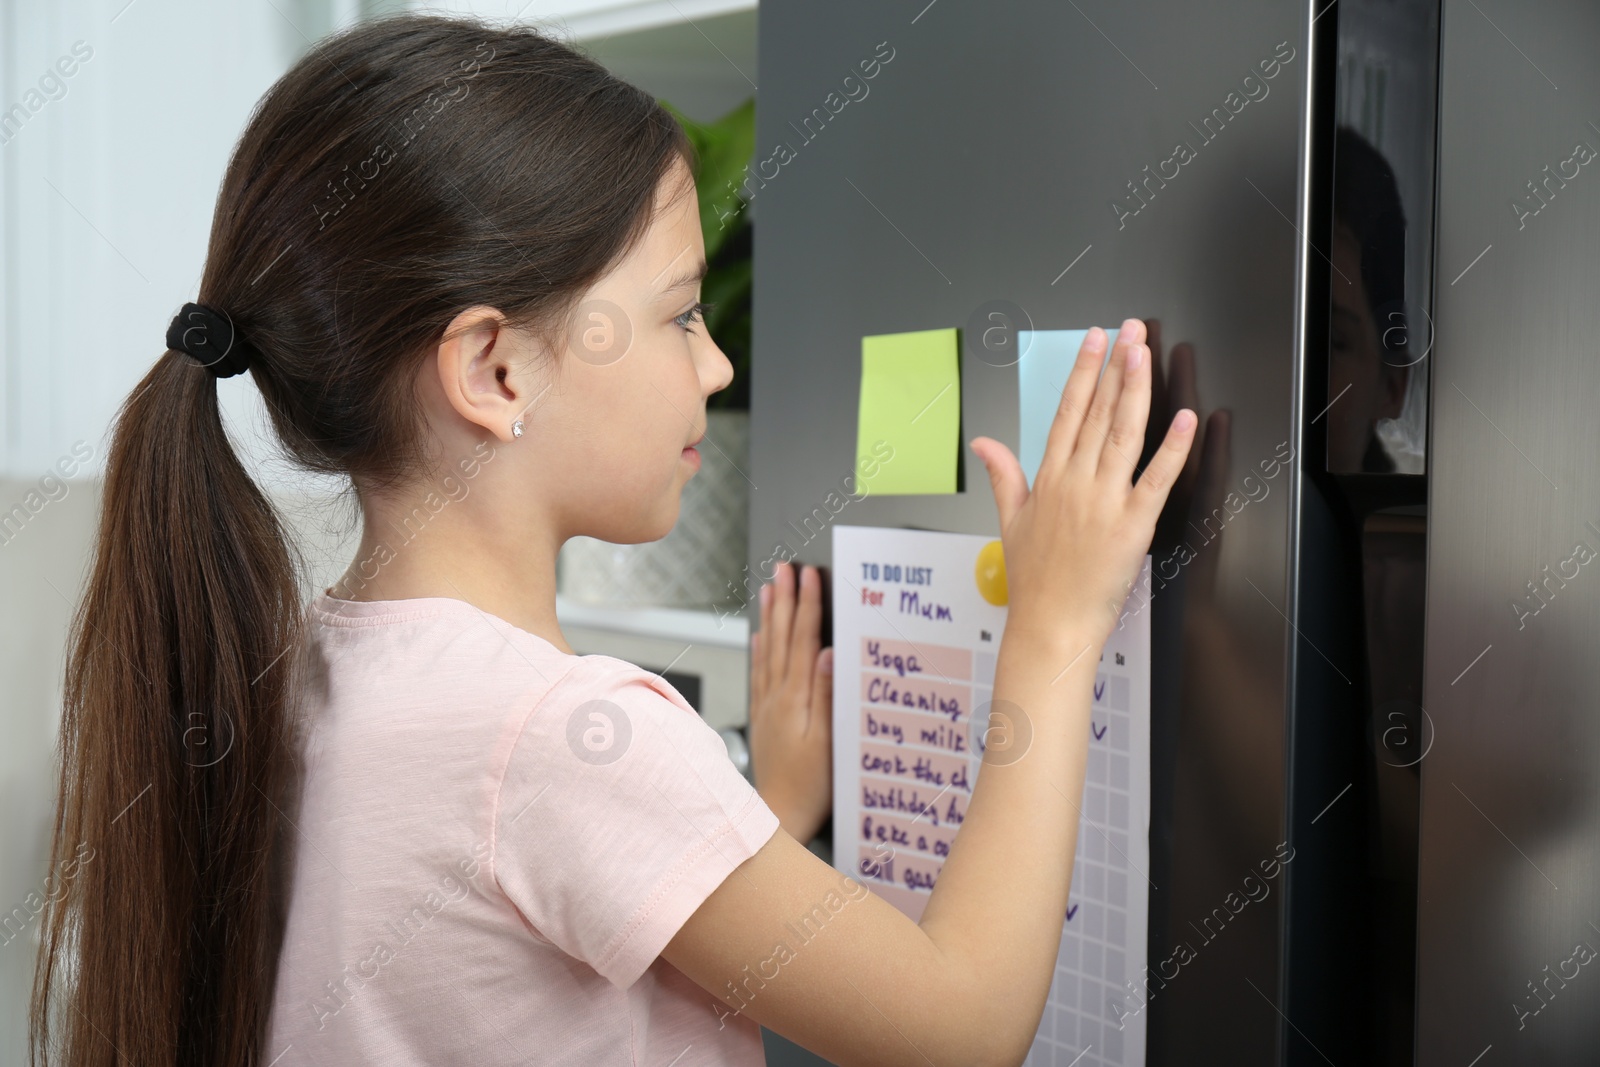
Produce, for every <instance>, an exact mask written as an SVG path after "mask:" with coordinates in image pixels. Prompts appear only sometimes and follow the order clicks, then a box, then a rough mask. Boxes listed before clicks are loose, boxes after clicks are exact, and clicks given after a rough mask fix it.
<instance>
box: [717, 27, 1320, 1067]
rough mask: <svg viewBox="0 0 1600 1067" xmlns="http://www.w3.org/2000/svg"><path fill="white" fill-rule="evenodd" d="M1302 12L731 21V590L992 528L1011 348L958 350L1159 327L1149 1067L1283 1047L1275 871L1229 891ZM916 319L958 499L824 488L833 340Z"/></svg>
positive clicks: (1260, 603)
mask: <svg viewBox="0 0 1600 1067" xmlns="http://www.w3.org/2000/svg"><path fill="white" fill-rule="evenodd" d="M1311 16H1312V11H1311V8H1310V6H1309V5H1297V4H1276V3H1267V2H1264V0H1261V2H1244V3H1233V4H1228V5H1226V6H1217V5H1196V4H1190V3H1182V2H1178V0H1161V2H1140V3H1130V4H1113V3H1107V2H1104V0H1096V2H1093V3H1090V2H1088V0H1084V2H1080V3H1066V4H1054V3H1049V4H1046V3H1029V4H972V3H959V2H956V0H938V2H933V3H927V2H925V0H923V2H913V3H909V4H894V5H883V4H859V3H849V2H846V0H805V2H798V0H764V2H763V4H762V6H761V14H760V28H759V38H760V43H759V47H760V53H759V62H760V78H759V82H760V91H759V100H760V106H759V109H758V119H757V150H756V161H755V163H754V164H753V165H752V168H751V180H750V181H749V182H747V183H746V185H747V188H748V190H749V192H748V195H749V199H750V210H751V211H752V212H753V219H754V225H755V271H756V280H755V296H754V299H755V307H754V322H755V332H754V339H753V345H752V351H753V358H752V387H753V393H752V412H751V452H750V470H749V472H748V473H749V475H750V478H751V481H752V483H753V485H754V486H755V489H753V490H752V492H751V514H750V520H751V530H752V532H751V544H750V552H749V559H748V566H749V582H750V584H749V588H750V590H751V592H752V594H753V592H754V589H755V586H756V583H758V582H759V581H761V580H765V579H766V578H767V577H769V576H770V575H771V573H772V568H773V566H774V565H775V563H776V561H778V560H781V559H787V558H797V559H799V560H801V561H802V562H807V563H816V564H822V565H827V564H828V563H829V562H830V560H829V545H830V540H829V527H830V526H831V525H832V524H833V523H850V524H856V525H886V526H895V525H905V526H918V527H925V528H930V529H940V530H950V531H957V532H964V533H989V534H994V533H996V532H997V520H996V516H995V508H994V501H993V497H992V495H991V492H990V488H989V483H988V479H987V477H986V475H985V473H984V470H983V467H982V464H981V463H979V462H978V461H977V459H976V457H974V456H972V455H971V453H970V451H968V450H967V448H966V446H965V442H966V441H968V440H970V439H971V438H972V437H974V436H977V435H979V434H984V435H988V436H992V437H995V438H997V439H999V440H1002V441H1005V442H1007V443H1008V444H1010V445H1011V447H1012V448H1013V450H1016V448H1017V442H1018V427H1017V420H1018V406H1017V405H1018V400H1017V386H1016V369H1015V366H1014V358H1015V357H1014V347H1013V349H1012V350H1009V351H1008V350H1007V349H1006V348H1005V344H1004V337H1005V331H1004V330H1003V329H1002V330H1000V331H998V332H997V333H996V334H993V335H991V336H990V341H991V344H990V345H989V346H987V347H986V346H985V345H984V343H983V342H982V340H981V338H982V335H983V333H984V330H985V329H986V328H988V327H990V326H992V325H995V324H996V323H997V322H1009V323H1011V325H1012V326H1016V325H1027V324H1030V323H1031V325H1032V326H1034V327H1036V328H1041V329H1043V328H1077V327H1087V326H1091V325H1100V326H1105V327H1111V328H1114V327H1116V326H1117V325H1118V324H1119V323H1120V322H1121V320H1122V319H1123V318H1125V317H1128V316H1136V317H1140V318H1144V319H1146V320H1156V321H1158V322H1159V331H1160V343H1161V348H1162V350H1161V351H1160V352H1159V356H1160V359H1161V362H1162V364H1163V366H1164V370H1165V372H1166V375H1167V379H1168V384H1169V385H1170V386H1173V389H1172V392H1173V393H1174V394H1176V395H1175V396H1174V397H1173V398H1172V399H1173V400H1174V401H1176V403H1168V404H1164V405H1162V406H1161V410H1160V411H1159V412H1158V414H1157V415H1156V418H1157V420H1158V421H1160V422H1161V423H1162V425H1164V423H1165V420H1166V418H1168V417H1170V412H1171V411H1172V410H1175V407H1176V406H1177V403H1182V404H1185V405H1191V406H1197V407H1198V410H1199V413H1200V416H1201V419H1202V420H1203V429H1204V435H1205V436H1204V444H1203V447H1202V448H1200V449H1199V451H1200V453H1201V454H1200V456H1199V457H1198V459H1197V462H1196V467H1195V471H1194V475H1195V476H1194V478H1193V479H1192V480H1190V481H1188V482H1186V483H1185V485H1184V487H1183V490H1182V491H1181V492H1180V493H1179V494H1177V496H1176V497H1175V498H1174V500H1173V503H1172V506H1171V507H1170V508H1169V510H1168V514H1167V516H1166V517H1165V518H1164V521H1163V524H1162V528H1161V530H1160V531H1159V533H1158V536H1157V540H1156V543H1155V544H1154V545H1153V546H1152V552H1153V553H1154V554H1155V558H1156V564H1157V568H1158V571H1160V573H1161V574H1164V575H1167V577H1165V578H1163V579H1162V581H1161V585H1160V587H1159V588H1158V589H1157V590H1156V592H1155V596H1154V599H1153V601H1152V609H1151V610H1152V611H1153V615H1152V635H1153V643H1154V650H1155V655H1154V662H1155V664H1156V666H1155V668H1154V672H1153V676H1152V697H1153V712H1152V718H1153V745H1154V748H1153V753H1154V755H1153V760H1154V786H1153V790H1152V809H1153V810H1152V825H1151V829H1150V834H1151V847H1152V863H1153V868H1152V870H1151V871H1150V879H1151V883H1152V887H1153V888H1152V891H1151V897H1150V900H1151V905H1150V906H1151V912H1150V918H1149V933H1150V960H1149V964H1150V971H1149V972H1148V975H1136V974H1130V975H1128V976H1127V978H1128V980H1129V981H1130V982H1131V983H1135V984H1136V985H1137V986H1138V988H1139V989H1140V990H1141V991H1144V990H1148V991H1150V992H1151V993H1153V996H1151V997H1150V999H1149V1000H1148V1006H1147V1007H1145V1008H1144V1009H1143V1010H1144V1011H1145V1012H1147V1013H1148V1016H1147V1017H1148V1022H1149V1035H1150V1044H1149V1057H1148V1062H1150V1063H1151V1064H1161V1065H1165V1064H1180V1063H1182V1064H1189V1063H1199V1062H1217V1063H1249V1064H1262V1063H1272V1062H1278V1057H1279V1055H1280V1052H1279V1048H1280V1036H1281V1034H1282V1033H1283V1032H1284V1030H1285V1026H1284V1020H1283V1016H1282V1014H1280V1013H1281V1011H1282V1010H1283V1007H1284V997H1285V992H1284V983H1283V981H1282V970H1281V962H1280V959H1281V957H1280V948H1281V944H1280V924H1281V921H1282V912H1281V909H1282V906H1283V902H1284V898H1285V894H1284V893H1283V892H1282V887H1283V885H1284V884H1286V882H1285V881H1274V882H1270V883H1268V888H1269V892H1267V893H1266V894H1265V895H1264V896H1260V897H1259V899H1256V898H1254V897H1252V899H1251V902H1250V903H1248V905H1247V906H1244V907H1242V908H1240V909H1238V910H1234V909H1235V905H1234V903H1233V902H1235V901H1238V900H1239V899H1241V895H1242V894H1247V893H1250V892H1251V891H1250V887H1249V883H1247V882H1246V879H1247V878H1250V877H1252V876H1254V877H1256V878H1257V879H1259V878H1260V876H1261V873H1262V870H1263V866H1264V865H1269V864H1270V865H1275V866H1274V870H1275V871H1277V872H1278V873H1279V876H1280V877H1285V876H1284V875H1283V873H1282V872H1283V871H1284V868H1283V867H1282V866H1278V863H1279V860H1280V859H1281V858H1282V857H1283V856H1284V854H1285V845H1286V839H1287V836H1288V835H1287V832H1286V830H1285V809H1286V799H1285V788H1286V784H1285V770H1284V767H1285V761H1284V751H1285V715H1286V710H1285V709H1286V696H1285V692H1286V660H1287V655H1288V652H1289V650H1290V642H1291V640H1293V639H1294V635H1293V633H1292V631H1291V628H1290V626H1289V624H1288V621H1287V619H1288V617H1290V616H1293V615H1294V613H1295V610H1296V609H1295V607H1294V606H1293V605H1292V604H1291V603H1290V602H1289V599H1290V598H1289V596H1288V593H1287V575H1288V574H1289V571H1290V538H1289V525H1288V517H1289V515H1290V510H1291V500H1292V499H1293V497H1294V493H1295V491H1296V489H1295V485H1296V473H1295V456H1296V443H1297V440H1298V438H1297V437H1296V436H1295V434H1296V430H1295V426H1296V424H1295V421H1294V420H1295V404H1296V396H1297V385H1298V383H1297V380H1296V367H1297V359H1298V348H1297V345H1298V339H1297V328H1298V327H1297V314H1298V310H1297V287H1298V286H1299V284H1300V275H1299V271H1300V266H1301V265H1300V262H1299V259H1300V256H1301V255H1302V254H1310V253H1305V252H1304V250H1303V248H1302V247H1301V246H1300V238H1299V236H1298V234H1299V231H1300V230H1301V229H1302V226H1301V225H1300V221H1299V220H1300V216H1301V189H1300V168H1301V167H1302V165H1303V155H1304V153H1303V151H1302V146H1303V144H1304V143H1305V137H1304V128H1303V123H1304V120H1305V114H1304V108H1305V101H1306V96H1307V92H1308V86H1309V75H1308V69H1307V68H1308V64H1309V60H1310V56H1309V55H1308V51H1307V49H1306V47H1305V40H1306V38H1307V35H1308V33H1309V30H1308V27H1309V25H1310V21H1311ZM868 71H870V72H871V74H870V76H869V75H868V73H867V72H868ZM1268 72H1270V74H1269V73H1268ZM1180 146H1182V147H1183V148H1186V149H1187V151H1182V150H1180ZM991 312H999V313H1001V316H1002V318H1001V319H1000V320H996V319H995V318H993V317H992V316H991ZM938 327H960V328H962V330H963V343H962V365H961V389H962V397H961V401H962V403H961V408H962V417H961V418H962V423H961V444H960V446H959V448H958V449H957V450H956V454H954V455H952V456H951V460H950V461H951V462H952V463H953V464H959V465H960V469H961V473H962V480H963V485H964V489H963V491H960V492H957V493H955V494H951V495H930V496H903V497H897V496H868V497H866V498H864V499H858V498H855V497H853V496H852V497H850V498H849V499H844V498H845V497H847V496H848V495H849V491H850V490H849V487H850V486H851V485H852V484H853V481H854V480H853V475H854V470H853V467H854V461H855V456H856V451H855V449H856V422H857V384H858V381H859V375H860V368H861V338H862V336H864V335H869V334H880V333H892V332H898V331H909V330H919V329H932V328H938ZM841 500H843V503H842V506H841V504H840V501H841ZM1183 545H1187V546H1188V548H1189V552H1187V553H1184V552H1180V551H1179V546H1183ZM1318 636H1319V635H1317V634H1315V633H1313V635H1312V639H1313V640H1316V639H1317V637H1318ZM1303 654H1304V655H1305V656H1311V655H1312V653H1311V651H1310V650H1309V649H1307V650H1305V651H1304V653H1303ZM1308 817H1309V813H1308ZM835 829H836V832H839V833H843V834H847V835H848V834H850V833H852V832H854V828H853V827H836V828H835ZM1287 848H1288V852H1289V854H1290V855H1293V854H1294V853H1293V846H1292V845H1290V846H1287ZM1288 870H1290V871H1292V870H1293V862H1292V861H1291V862H1290V864H1289V866H1288ZM1219 911H1220V913H1221V914H1222V916H1223V918H1221V919H1217V918H1215V917H1214V916H1216V915H1217V914H1218V912H1219ZM1186 950H1187V951H1186ZM1151 976H1153V978H1152V977H1151ZM1129 1003H1133V1001H1130V1002H1129ZM1085 1011H1086V1013H1088V1014H1087V1015H1086V1016H1085V1017H1086V1018H1093V1017H1095V1016H1096V1015H1098V1016H1099V1017H1100V1018H1101V1019H1109V1018H1111V1013H1110V1011H1109V1010H1108V1008H1107V1006H1105V1005H1098V1006H1097V1005H1088V1006H1085ZM1069 1021H1070V1020H1069ZM1042 1025H1043V1026H1044V1027H1046V1028H1050V1027H1054V1026H1058V1025H1061V1026H1064V1025H1067V1022H1066V1021H1061V1020H1058V1019H1057V1018H1055V1017H1054V1016H1053V1014H1051V1013H1047V1015H1046V1018H1045V1019H1044V1020H1043V1023H1042ZM1096 1025H1101V1024H1100V1023H1097V1024H1096ZM1080 1032H1081V1031H1080ZM773 1062H774V1063H779V1062H797V1061H796V1060H790V1059H784V1058H780V1056H779V1055H778V1054H776V1053H775V1054H774V1056H773ZM1083 1062H1084V1063H1090V1062H1095V1060H1094V1053H1093V1052H1091V1053H1089V1054H1088V1056H1087V1057H1086V1059H1085V1060H1084V1061H1083Z"/></svg>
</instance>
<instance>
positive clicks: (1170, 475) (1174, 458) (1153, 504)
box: [1133, 408, 1198, 524]
mask: <svg viewBox="0 0 1600 1067" xmlns="http://www.w3.org/2000/svg"><path fill="white" fill-rule="evenodd" d="M1197 424H1198V420H1197V419H1196V418H1195V414H1194V412H1192V411H1190V410H1189V409H1188V408H1184V409H1183V410H1182V411H1180V412H1178V413H1177V415H1175V416H1173V419H1172V426H1171V427H1170V428H1169V429H1168V430H1167V436H1166V438H1165V439H1164V440H1163V441H1162V442H1161V447H1160V448H1159V449H1157V450H1156V454H1155V457H1154V458H1153V459H1151V460H1150V465H1149V466H1148V467H1146V468H1145V469H1144V473H1143V474H1141V475H1140V476H1139V483H1138V484H1137V485H1135V486H1134V487H1133V500H1134V501H1135V502H1136V506H1137V507H1138V508H1139V509H1140V510H1141V512H1142V513H1143V514H1144V516H1145V518H1147V519H1148V520H1149V521H1150V522H1151V523H1152V524H1153V523H1154V522H1155V521H1156V517H1157V516H1158V515H1160V514H1161V508H1162V506H1163V505H1165V504H1166V502H1167V493H1169V492H1170V491H1171V490H1172V485H1173V483H1174V482H1176V481H1177V480H1178V474H1179V473H1180V472H1181V471H1182V470H1183V461H1184V460H1185V459H1186V458H1188V455H1189V446H1190V445H1192V444H1193V443H1194V430H1195V426H1196V425H1197Z"/></svg>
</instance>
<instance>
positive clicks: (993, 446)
mask: <svg viewBox="0 0 1600 1067" xmlns="http://www.w3.org/2000/svg"><path fill="white" fill-rule="evenodd" d="M970 447H971V448H972V451H973V452H974V453H975V454H976V455H977V457H978V458H979V459H980V460H982V461H983V466H984V469H985V470H987V471H988V472H989V485H990V486H991V487H992V488H993V489H994V506H995V510H996V511H997V512H999V515H1000V532H1001V533H1005V532H1006V530H1008V529H1010V528H1011V520H1012V519H1013V518H1015V517H1016V514H1017V512H1018V510H1020V509H1021V507H1022V505H1023V502H1024V501H1026V500H1027V499H1028V478H1027V476H1026V475H1025V474H1023V473H1022V464H1021V463H1020V462H1018V461H1017V457H1016V456H1015V455H1013V454H1012V452H1011V449H1009V448H1007V447H1006V446H1005V445H1003V444H1001V443H1000V442H999V441H996V440H995V439H994V438H992V437H974V438H973V439H972V441H971V442H970Z"/></svg>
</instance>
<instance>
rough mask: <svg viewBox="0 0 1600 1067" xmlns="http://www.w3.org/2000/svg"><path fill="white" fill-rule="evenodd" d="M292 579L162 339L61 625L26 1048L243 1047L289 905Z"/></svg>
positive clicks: (221, 1058)
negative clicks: (57, 735)
mask: <svg viewBox="0 0 1600 1067" xmlns="http://www.w3.org/2000/svg"><path fill="white" fill-rule="evenodd" d="M296 573H297V572H296V568H295V565H294V563H293V561H292V560H291V554H290V548H289V545H288V543H287V541H286V540H285V538H284V533H283V529H282V527H281V524H280V522H279V519H278V517H277V515H276V514H275V512H274V511H273V508H272V506H271V505H270V503H269V502H268V501H267V499H266V497H265V496H263V495H262V493H261V491H260V490H259V489H258V488H257V487H256V486H255V485H254V484H253V483H252V482H251V480H250V478H249V476H248V475H247V474H246V472H245V470H244V468H243V467H242V466H241V465H240V463H239V460H238V457H237V456H236V455H235V454H234V451H233V448H232V446H231V445H230V444H229V442H228V438H227V434H226V432H225V431H224V429H223V425H222V419H221V412H220V410H219V407H218V403H217V380H216V379H215V378H213V377H212V375H211V374H210V373H209V372H207V371H206V370H205V369H204V368H202V367H201V366H200V365H199V364H198V363H196V362H194V361H193V360H191V359H190V358H189V357H188V356H186V355H184V354H183V353H182V352H176V351H169V352H167V354H166V355H165V356H164V357H163V358H162V359H161V360H159V361H158V362H157V363H156V365H155V366H154V367H153V368H152V369H151V371H150V372H149V374H147V375H146V376H145V378H144V380H143V381H142V382H140V383H139V386H138V388H137V389H136V390H135V391H134V393H133V394H132V395H131V396H130V398H129V399H128V400H127V402H126V403H125V404H124V405H123V407H122V409H121V411H120V412H119V414H118V417H117V420H116V425H115V430H114V434H113V438H112V444H111V448H110V452H109V456H108V459H107V470H106V478H105V488H104V498H103V501H102V506H101V518H100V526H99V530H98V533H97V536H96V540H95V546H94V557H93V564H92V570H91V573H90V576H89V581H88V586H87V589H86V590H85V592H84V596H83V600H82V602H81V603H80V605H79V607H78V610H77V613H76V615H75V616H74V618H73V623H72V630H71V636H70V645H69V652H68V661H67V669H66V678H65V700H64V709H63V715H62V722H61V795H60V806H59V808H58V810H57V815H56V823H55V828H54V840H53V843H52V848H51V870H52V871H59V872H61V873H62V875H63V876H65V875H66V871H67V868H66V866H65V865H66V864H68V863H72V864H74V866H73V868H72V873H71V876H70V877H63V878H62V883H61V889H60V892H59V893H57V894H53V895H52V896H51V899H50V900H49V901H48V903H47V907H46V910H45V913H44V916H43V919H42V937H43V950H42V952H41V953H40V957H39V962H38V969H37V973H36V976H35V985H34V1004H33V1012H34V1023H35V1026H34V1032H33V1034H32V1038H33V1042H32V1046H31V1047H32V1052H33V1056H34V1059H35V1062H40V1063H48V1062H52V1060H51V1057H52V1055H55V1056H57V1057H59V1058H58V1059H57V1060H56V1061H55V1062H60V1063H66V1064H72V1065H75V1067H76V1065H87V1064H111V1063H124V1062H129V1063H139V1064H169V1063H171V1064H243V1063H249V1062H252V1056H253V1054H254V1050H256V1049H257V1048H258V1047H259V1046H260V1043H261V1040H262V1037H263V1035H264V1032H265V1026H266V1019H267V1013H268V1012H269V1010H270V1009H271V1005H272V988H273V980H274V977H275V974H276V946H277V943H278V939H279V936H280V933H281V923H282V918H283V915H282V900H283V893H282V892H281V888H280V887H278V886H277V885H276V881H275V880H276V879H277V878H278V876H279V873H280V871H281V869H282V867H283V860H284V858H285V857H283V856H282V855H280V854H279V852H280V849H281V848H282V847H283V846H284V845H286V844H288V843H289V842H288V841H287V840H286V839H285V838H284V836H283V831H284V829H285V827H284V825H283V823H284V819H285V812H286V807H287V804H288V800H287V799H286V798H287V796H288V795H289V793H290V790H289V788H288V787H289V785H290V784H291V781H292V765H293V752H294V747H293V737H294V732H293V729H292V719H291V708H290V699H291V694H292V692H293V687H292V685H291V677H290V675H291V671H292V668H293V666H294V664H295V663H297V662H298V660H299V657H298V656H297V655H295V654H294V652H293V650H294V649H296V648H298V647H299V641H300V633H301V613H300V608H299V599H300V597H299V591H298V583H297V580H296ZM291 832H292V831H291ZM84 857H88V859H87V860H85V859H84ZM58 864H60V865H61V866H58ZM52 1044H54V1046H55V1047H53V1048H52V1047H51V1046H52Z"/></svg>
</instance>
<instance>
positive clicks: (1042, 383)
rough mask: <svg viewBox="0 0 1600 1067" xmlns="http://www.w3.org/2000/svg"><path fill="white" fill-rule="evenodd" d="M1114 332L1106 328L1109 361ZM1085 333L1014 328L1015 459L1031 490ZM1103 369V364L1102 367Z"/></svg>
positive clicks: (1086, 333)
mask: <svg viewBox="0 0 1600 1067" xmlns="http://www.w3.org/2000/svg"><path fill="white" fill-rule="evenodd" d="M1101 329H1103V330H1104V329H1105V327H1104V326H1102V327H1101ZM1117 332H1118V331H1116V330H1106V338H1107V340H1106V359H1107V360H1108V361H1109V360H1110V358H1111V349H1112V348H1113V347H1114V346H1115V345H1116V343H1117ZM1087 336H1089V331H1088V330H1087V329H1082V330H1018V331H1017V352H1018V357H1017V401H1018V403H1019V405H1020V407H1021V411H1020V416H1021V417H1020V419H1019V420H1018V424H1019V428H1020V431H1021V433H1020V435H1019V441H1018V445H1019V447H1020V449H1021V451H1020V452H1019V453H1018V454H1017V459H1018V460H1019V461H1021V463H1022V473H1023V474H1024V475H1025V476H1026V477H1027V479H1028V487H1029V488H1030V489H1031V488H1033V476H1034V475H1035V474H1037V473H1039V464H1040V463H1041V462H1043V460H1044V445H1045V441H1047V440H1048V439H1049V437H1050V424H1051V423H1053V422H1054V421H1055V418H1056V408H1058V407H1060V406H1061V387H1062V386H1064V385H1066V384H1067V375H1068V374H1069V373H1070V372H1071V371H1072V365H1073V364H1074V363H1076V362H1078V349H1079V348H1081V347H1082V346H1083V339H1084V338H1085V337H1087ZM1104 369H1105V364H1104V363H1102V364H1101V370H1102V371H1103V370H1104Z"/></svg>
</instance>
